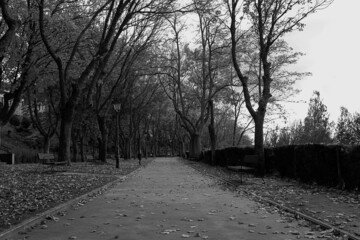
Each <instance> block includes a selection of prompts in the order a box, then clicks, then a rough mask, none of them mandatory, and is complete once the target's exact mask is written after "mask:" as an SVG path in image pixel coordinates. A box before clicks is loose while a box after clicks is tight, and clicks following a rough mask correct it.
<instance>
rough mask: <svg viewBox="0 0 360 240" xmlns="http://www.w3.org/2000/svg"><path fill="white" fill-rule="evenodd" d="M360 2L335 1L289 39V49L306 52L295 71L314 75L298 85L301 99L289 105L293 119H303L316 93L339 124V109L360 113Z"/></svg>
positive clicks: (311, 17) (312, 17)
mask: <svg viewBox="0 0 360 240" xmlns="http://www.w3.org/2000/svg"><path fill="white" fill-rule="evenodd" d="M359 9H360V0H335V2H334V3H333V4H332V5H331V6H330V7H329V8H327V9H325V10H322V11H319V12H317V13H315V14H314V15H312V16H310V17H308V19H307V20H306V21H305V23H306V27H305V30H304V31H303V32H297V33H291V35H290V36H289V37H287V41H288V42H289V44H290V46H292V47H293V48H294V50H296V51H300V52H303V53H305V54H306V55H305V56H303V57H302V58H301V59H300V60H299V62H298V64H297V65H296V69H298V71H304V72H311V73H312V76H311V77H307V78H306V79H304V80H302V81H300V82H299V83H297V87H298V88H299V89H301V93H300V94H299V95H298V97H297V99H298V100H305V101H306V103H302V104H301V103H297V104H291V105H289V107H288V109H289V112H292V113H293V114H292V115H291V117H290V119H292V120H294V119H304V118H305V117H306V114H307V109H308V101H309V99H310V97H311V96H312V93H313V91H314V90H317V91H319V92H320V97H321V98H322V99H323V102H324V103H325V105H326V106H327V107H328V112H329V113H330V118H331V120H334V121H337V119H338V117H339V115H340V107H341V106H344V107H347V108H348V109H349V111H350V112H351V113H354V112H355V111H356V112H360V60H359V58H360V26H359V24H360V14H359Z"/></svg>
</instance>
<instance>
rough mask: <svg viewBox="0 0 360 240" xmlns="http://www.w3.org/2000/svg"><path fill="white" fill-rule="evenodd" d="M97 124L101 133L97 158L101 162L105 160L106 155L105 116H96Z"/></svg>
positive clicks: (106, 129)
mask: <svg viewBox="0 0 360 240" xmlns="http://www.w3.org/2000/svg"><path fill="white" fill-rule="evenodd" d="M97 119H98V125H99V130H100V134H101V139H99V140H100V141H99V160H100V161H102V162H104V163H105V162H106V155H107V144H108V132H109V130H108V128H107V126H106V119H105V117H100V116H98V118H97Z"/></svg>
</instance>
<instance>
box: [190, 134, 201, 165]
mask: <svg viewBox="0 0 360 240" xmlns="http://www.w3.org/2000/svg"><path fill="white" fill-rule="evenodd" d="M200 152H201V139H200V134H199V133H193V134H191V135H190V153H189V155H190V158H195V159H198V158H199V156H200Z"/></svg>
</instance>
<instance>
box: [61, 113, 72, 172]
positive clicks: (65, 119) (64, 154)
mask: <svg viewBox="0 0 360 240" xmlns="http://www.w3.org/2000/svg"><path fill="white" fill-rule="evenodd" d="M62 115H63V116H62V118H61V124H60V139H59V161H65V162H67V164H68V165H70V162H71V161H70V159H71V152H70V145H71V128H72V117H70V116H66V114H62ZM64 115H65V116H64Z"/></svg>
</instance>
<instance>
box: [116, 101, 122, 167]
mask: <svg viewBox="0 0 360 240" xmlns="http://www.w3.org/2000/svg"><path fill="white" fill-rule="evenodd" d="M120 109H121V103H115V104H114V110H115V112H116V138H115V145H116V155H115V159H116V168H120V149H119V112H120Z"/></svg>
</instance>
